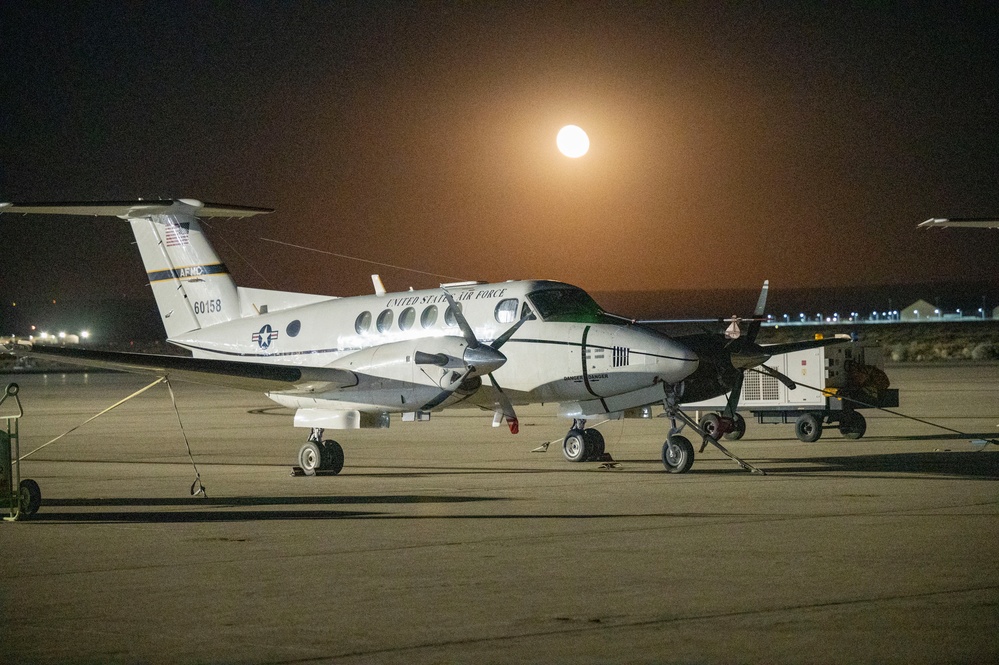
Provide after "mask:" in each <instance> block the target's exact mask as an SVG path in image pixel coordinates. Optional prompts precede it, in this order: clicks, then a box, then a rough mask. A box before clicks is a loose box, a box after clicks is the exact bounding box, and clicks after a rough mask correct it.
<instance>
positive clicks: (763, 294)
mask: <svg viewBox="0 0 999 665" xmlns="http://www.w3.org/2000/svg"><path fill="white" fill-rule="evenodd" d="M769 292H770V280H769V279H765V280H763V288H762V289H760V297H759V299H758V300H757V301H756V309H755V310H754V311H753V320H752V321H750V322H749V328H748V329H747V330H746V339H747V340H748V341H749V343H750V344H752V343H754V342H755V341H756V336H757V335H759V334H760V326H761V325H762V324H763V321H762V318H763V315H764V314H765V313H766V311H767V294H768V293H769Z"/></svg>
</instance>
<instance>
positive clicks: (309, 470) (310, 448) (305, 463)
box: [298, 441, 323, 476]
mask: <svg viewBox="0 0 999 665" xmlns="http://www.w3.org/2000/svg"><path fill="white" fill-rule="evenodd" d="M298 465H299V466H300V467H302V471H304V472H305V475H307V476H314V475H316V471H318V470H320V469H321V468H322V466H323V452H322V450H321V449H320V448H319V444H318V443H316V442H315V441H309V442H308V443H306V444H305V445H304V446H302V448H301V450H299V451H298Z"/></svg>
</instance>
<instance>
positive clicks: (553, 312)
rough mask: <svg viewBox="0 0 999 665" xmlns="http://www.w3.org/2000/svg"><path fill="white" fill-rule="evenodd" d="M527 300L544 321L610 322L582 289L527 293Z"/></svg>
mask: <svg viewBox="0 0 999 665" xmlns="http://www.w3.org/2000/svg"><path fill="white" fill-rule="evenodd" d="M528 298H530V299H531V303H533V304H534V309H536V310H537V312H538V314H539V315H541V318H542V319H544V320H545V321H568V322H572V323H609V322H611V321H610V320H609V319H608V318H607V316H606V315H605V314H604V312H603V310H602V309H600V306H599V305H597V303H596V301H594V300H593V298H591V297H590V295H589V294H588V293H586V291H583V290H582V289H577V288H573V287H562V288H554V289H544V290H541V291H535V292H533V293H529V294H528Z"/></svg>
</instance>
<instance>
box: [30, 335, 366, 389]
mask: <svg viewBox="0 0 999 665" xmlns="http://www.w3.org/2000/svg"><path fill="white" fill-rule="evenodd" d="M19 353H21V354H25V355H30V356H33V357H37V358H45V359H47V360H55V361H58V362H62V363H67V364H70V365H83V366H85V367H103V368H107V369H116V370H121V371H125V372H134V373H138V374H153V375H159V376H166V377H168V378H170V379H177V380H178V381H189V382H191V383H203V384H208V385H214V386H225V387H228V388H240V389H243V390H254V391H270V390H291V389H295V388H299V389H300V388H302V387H303V386H308V385H316V384H323V386H324V388H329V387H333V388H347V387H350V386H354V385H357V375H355V374H354V373H353V372H351V371H349V370H344V369H334V368H330V367H292V366H289V365H270V364H265V363H249V362H236V361H231V360H215V359H209V358H189V357H187V356H169V355H154V354H146V353H120V352H114V351H94V350H90V349H76V348H67V347H61V346H45V345H41V344H35V345H33V346H32V347H31V349H30V350H29V351H19Z"/></svg>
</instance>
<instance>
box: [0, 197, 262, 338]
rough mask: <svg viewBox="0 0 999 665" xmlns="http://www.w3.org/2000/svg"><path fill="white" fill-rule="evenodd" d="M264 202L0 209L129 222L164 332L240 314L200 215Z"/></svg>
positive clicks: (246, 211)
mask: <svg viewBox="0 0 999 665" xmlns="http://www.w3.org/2000/svg"><path fill="white" fill-rule="evenodd" d="M269 212H273V211H272V210H269V209H267V208H248V207H241V206H227V205H218V204H214V203H202V202H201V201H197V200H195V199H177V200H171V201H124V202H112V203H0V213H20V214H47V215H85V216H90V217H93V216H106V217H120V218H122V219H127V220H128V221H129V223H130V224H131V225H132V232H133V233H134V234H135V240H136V241H137V243H138V245H139V252H140V253H141V255H142V263H143V264H144V265H145V267H146V274H147V276H148V277H149V284H150V286H151V287H152V289H153V296H154V297H155V298H156V306H157V307H158V308H159V310H160V318H161V319H162V320H163V327H164V328H166V333H167V337H168V338H172V337H176V336H178V335H182V334H184V333H188V332H191V331H192V330H198V329H200V328H207V327H209V326H214V325H217V324H219V323H224V322H225V321H231V320H232V319H238V318H240V306H239V295H238V292H237V290H236V285H235V283H233V280H232V277H231V276H230V275H229V271H228V270H227V269H226V267H225V264H223V263H222V261H221V260H220V259H219V257H218V255H217V254H216V253H215V250H214V249H212V247H211V245H210V244H209V243H208V239H207V238H206V237H205V235H204V233H203V232H202V230H201V225H200V224H199V223H198V218H199V217H249V216H251V215H259V214H263V213H269Z"/></svg>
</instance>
